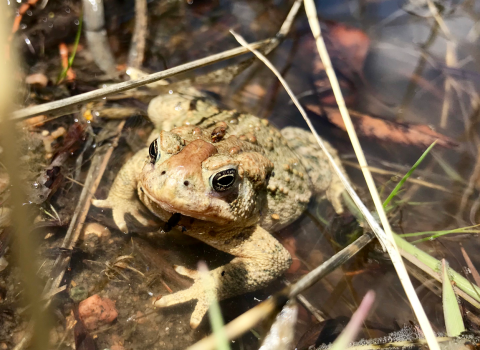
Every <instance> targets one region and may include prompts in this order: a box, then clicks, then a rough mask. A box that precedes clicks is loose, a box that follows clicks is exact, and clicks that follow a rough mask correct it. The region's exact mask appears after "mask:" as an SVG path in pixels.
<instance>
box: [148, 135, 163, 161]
mask: <svg viewBox="0 0 480 350" xmlns="http://www.w3.org/2000/svg"><path fill="white" fill-rule="evenodd" d="M159 141H160V138H157V139H156V140H154V141H153V142H152V143H151V144H150V147H148V155H149V156H150V163H152V164H155V163H156V162H158V161H159V159H160V156H161V153H160V150H159V149H158V142H159Z"/></svg>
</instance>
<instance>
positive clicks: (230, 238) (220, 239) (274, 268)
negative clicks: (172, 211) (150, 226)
mask: <svg viewBox="0 0 480 350" xmlns="http://www.w3.org/2000/svg"><path fill="white" fill-rule="evenodd" d="M191 235H192V236H193V237H195V238H198V239H200V240H202V241H204V242H205V243H208V244H209V245H211V246H213V247H215V248H217V249H219V250H222V251H224V252H226V253H229V254H231V255H234V256H235V258H234V259H233V260H232V261H230V263H228V264H226V265H223V266H220V267H218V268H216V269H214V270H211V271H210V272H209V276H208V278H207V279H203V278H202V277H201V274H199V273H197V272H196V271H194V270H190V269H187V268H185V267H180V266H177V267H176V271H177V272H178V273H179V274H181V275H184V276H187V277H189V278H192V279H193V280H194V281H195V282H194V283H193V285H192V286H191V287H190V288H188V289H186V290H182V291H179V292H176V293H173V294H170V295H166V296H164V297H162V298H161V299H160V300H157V301H156V302H155V303H154V305H155V306H157V307H168V306H171V305H176V304H181V303H185V302H187V301H190V300H197V304H196V306H195V310H194V311H193V313H192V316H191V318H190V325H191V326H192V328H196V327H197V326H198V325H199V324H200V322H201V321H202V318H203V316H204V315H205V313H206V312H207V310H208V307H209V304H210V303H209V297H208V295H207V292H206V286H207V287H210V288H211V289H210V292H211V293H212V294H213V296H214V297H215V298H216V299H217V300H223V299H227V298H230V297H233V296H235V295H240V294H243V293H247V292H251V291H255V290H257V289H260V288H262V287H265V286H266V285H268V284H269V283H270V282H271V281H273V280H274V279H276V278H277V277H279V276H280V275H281V274H282V273H283V272H284V271H285V270H287V269H288V268H289V266H290V264H291V257H290V254H289V253H288V251H287V250H286V249H285V248H284V247H283V246H282V245H281V244H280V242H278V241H277V240H276V239H275V238H274V237H272V236H271V235H270V234H269V233H268V232H267V231H265V230H264V229H262V228H261V227H260V226H257V227H251V228H246V229H244V230H242V231H240V232H238V233H237V234H232V233H231V232H228V233H223V234H222V233H218V234H217V235H215V237H211V236H210V238H208V237H205V236H208V235H205V234H202V235H194V234H191Z"/></svg>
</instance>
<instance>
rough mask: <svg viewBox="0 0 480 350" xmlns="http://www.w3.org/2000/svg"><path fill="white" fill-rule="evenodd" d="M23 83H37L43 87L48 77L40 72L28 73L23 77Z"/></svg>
mask: <svg viewBox="0 0 480 350" xmlns="http://www.w3.org/2000/svg"><path fill="white" fill-rule="evenodd" d="M25 83H27V84H28V85H39V86H41V87H45V86H47V85H48V78H47V76H46V75H45V74H42V73H35V74H30V75H29V76H27V77H26V78H25Z"/></svg>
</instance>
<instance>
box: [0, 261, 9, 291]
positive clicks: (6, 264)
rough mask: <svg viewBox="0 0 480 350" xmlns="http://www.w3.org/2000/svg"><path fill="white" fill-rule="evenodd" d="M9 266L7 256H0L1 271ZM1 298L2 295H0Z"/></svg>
mask: <svg viewBox="0 0 480 350" xmlns="http://www.w3.org/2000/svg"><path fill="white" fill-rule="evenodd" d="M7 266H8V261H7V260H6V259H5V257H3V256H2V257H1V258H0V271H3V270H5V268H6V267H7ZM0 300H1V297H0Z"/></svg>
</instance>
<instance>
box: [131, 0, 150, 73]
mask: <svg viewBox="0 0 480 350" xmlns="http://www.w3.org/2000/svg"><path fill="white" fill-rule="evenodd" d="M147 20H148V18H147V0H135V27H134V28H133V37H132V42H131V43H130V51H129V53H128V65H129V66H130V67H134V68H137V69H140V68H141V67H142V63H143V58H144V56H145V41H146V40H147Z"/></svg>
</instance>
